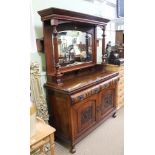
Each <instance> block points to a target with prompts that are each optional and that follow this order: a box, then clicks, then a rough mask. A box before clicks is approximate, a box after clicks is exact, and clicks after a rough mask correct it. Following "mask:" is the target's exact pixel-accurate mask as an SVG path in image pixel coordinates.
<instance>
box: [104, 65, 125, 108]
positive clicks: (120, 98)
mask: <svg viewBox="0 0 155 155" xmlns="http://www.w3.org/2000/svg"><path fill="white" fill-rule="evenodd" d="M105 69H106V70H107V71H116V72H119V76H120V80H119V82H118V86H117V95H116V106H117V109H119V108H121V107H122V106H123V105H124V65H120V66H118V65H112V64H107V65H106V68H105Z"/></svg>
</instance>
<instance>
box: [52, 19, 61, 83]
mask: <svg viewBox="0 0 155 155" xmlns="http://www.w3.org/2000/svg"><path fill="white" fill-rule="evenodd" d="M51 25H52V27H53V46H54V54H55V55H54V57H55V68H56V73H55V77H54V81H55V82H56V83H57V84H58V85H61V84H62V79H61V78H62V75H63V74H61V72H60V67H61V66H60V64H59V51H58V32H57V25H58V20H55V19H53V20H51ZM53 61H54V60H53Z"/></svg>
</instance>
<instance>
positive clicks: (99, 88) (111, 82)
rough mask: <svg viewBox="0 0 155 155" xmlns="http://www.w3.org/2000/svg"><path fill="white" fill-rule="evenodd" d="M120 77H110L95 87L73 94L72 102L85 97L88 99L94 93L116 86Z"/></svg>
mask: <svg viewBox="0 0 155 155" xmlns="http://www.w3.org/2000/svg"><path fill="white" fill-rule="evenodd" d="M118 79H119V77H118V76H117V77H114V78H112V79H109V80H107V81H105V82H102V83H100V84H98V85H96V86H94V87H90V88H88V89H86V90H84V91H81V92H79V93H76V94H73V95H71V103H72V104H73V103H77V102H80V101H83V100H84V99H86V98H88V97H90V96H92V95H94V94H98V93H99V92H100V91H102V90H103V89H107V88H115V84H116V82H118Z"/></svg>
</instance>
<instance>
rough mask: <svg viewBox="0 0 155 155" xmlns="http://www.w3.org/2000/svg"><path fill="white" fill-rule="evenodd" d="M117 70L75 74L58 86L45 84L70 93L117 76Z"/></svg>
mask: <svg viewBox="0 0 155 155" xmlns="http://www.w3.org/2000/svg"><path fill="white" fill-rule="evenodd" d="M118 74H119V73H118V72H111V71H103V72H95V73H90V74H87V75H84V76H77V77H74V78H73V79H69V80H66V81H64V82H63V85H60V86H58V85H57V84H55V83H47V84H46V86H47V87H50V88H54V89H57V90H61V91H65V92H68V93H72V92H74V91H76V90H78V89H81V88H87V87H90V86H93V85H95V84H97V83H101V82H104V81H106V80H109V79H111V78H113V77H116V76H118Z"/></svg>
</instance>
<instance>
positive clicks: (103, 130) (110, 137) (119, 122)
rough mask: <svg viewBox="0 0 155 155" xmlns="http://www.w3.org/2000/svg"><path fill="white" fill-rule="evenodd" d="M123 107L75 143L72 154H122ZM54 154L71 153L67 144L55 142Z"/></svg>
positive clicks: (66, 154)
mask: <svg viewBox="0 0 155 155" xmlns="http://www.w3.org/2000/svg"><path fill="white" fill-rule="evenodd" d="M123 154H124V108H121V109H120V110H119V111H118V113H117V117H116V118H112V117H111V118H109V119H108V120H106V121H105V122H104V123H103V124H102V125H101V126H99V127H98V128H97V129H95V130H94V131H93V132H92V133H91V134H89V135H88V136H87V137H86V138H84V139H83V140H82V141H81V142H79V143H78V144H77V145H76V153H74V155H123ZM55 155H71V153H70V152H69V148H68V147H67V146H64V145H61V144H60V143H58V142H56V143H55Z"/></svg>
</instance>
